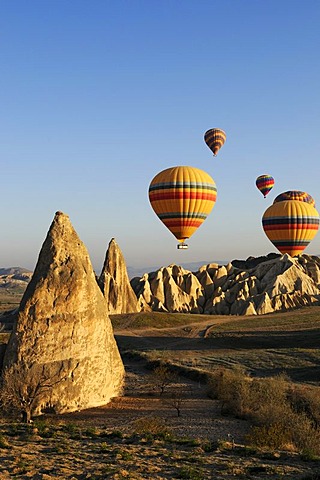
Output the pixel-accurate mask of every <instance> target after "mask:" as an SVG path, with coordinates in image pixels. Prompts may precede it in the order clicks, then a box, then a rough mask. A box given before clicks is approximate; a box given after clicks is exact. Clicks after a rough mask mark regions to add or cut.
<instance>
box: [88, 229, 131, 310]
mask: <svg viewBox="0 0 320 480" xmlns="http://www.w3.org/2000/svg"><path fill="white" fill-rule="evenodd" d="M98 283H99V286H100V288H101V290H102V293H103V295H104V298H105V299H106V301H107V306H108V312H109V313H110V314H112V313H135V312H139V311H140V308H139V306H138V299H137V297H136V294H135V293H134V291H133V288H132V287H131V284H130V281H129V277H128V272H127V266H126V262H125V259H124V257H123V255H122V252H121V250H120V248H119V246H118V244H117V242H116V241H115V239H114V238H112V239H111V241H110V243H109V246H108V250H107V253H106V258H105V261H104V264H103V267H102V272H101V275H100V277H99V280H98Z"/></svg>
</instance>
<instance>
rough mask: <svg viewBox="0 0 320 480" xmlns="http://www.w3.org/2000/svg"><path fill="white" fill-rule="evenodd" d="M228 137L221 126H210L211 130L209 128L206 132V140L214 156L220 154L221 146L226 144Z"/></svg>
mask: <svg viewBox="0 0 320 480" xmlns="http://www.w3.org/2000/svg"><path fill="white" fill-rule="evenodd" d="M226 138H227V135H226V133H225V132H224V131H223V130H221V129H220V128H210V130H207V131H206V133H205V134H204V141H205V142H206V144H207V145H208V147H209V148H210V150H211V151H212V153H213V155H214V156H216V155H217V154H218V152H219V150H220V148H221V147H222V145H224V142H225V141H226Z"/></svg>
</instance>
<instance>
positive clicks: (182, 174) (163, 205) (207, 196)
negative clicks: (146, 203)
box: [149, 166, 217, 249]
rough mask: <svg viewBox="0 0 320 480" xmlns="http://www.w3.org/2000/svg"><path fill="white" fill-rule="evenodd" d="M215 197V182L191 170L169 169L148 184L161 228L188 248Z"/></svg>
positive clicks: (182, 167)
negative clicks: (163, 226)
mask: <svg viewBox="0 0 320 480" xmlns="http://www.w3.org/2000/svg"><path fill="white" fill-rule="evenodd" d="M216 197H217V189H216V184H215V182H214V180H213V179H212V178H211V177H210V175H209V174H208V173H206V172H204V171H203V170H200V169H198V168H194V167H186V166H178V167H171V168H167V169H166V170H163V171H162V172H160V173H158V174H157V175H156V176H155V177H154V178H153V180H152V181H151V183H150V187H149V200H150V203H151V206H152V208H153V210H154V211H155V213H156V215H157V216H158V217H159V219H160V220H161V221H162V222H163V223H164V225H165V226H166V227H167V228H168V229H169V230H170V232H171V233H172V234H173V235H174V236H175V237H176V238H177V240H178V241H179V242H180V243H179V244H178V248H179V249H185V248H188V245H187V244H186V243H185V240H186V239H187V238H190V237H191V235H193V234H194V232H195V231H196V230H197V228H199V227H200V225H201V224H202V223H203V222H204V221H205V219H206V218H207V216H208V215H209V213H210V212H211V210H212V208H213V206H214V204H215V202H216Z"/></svg>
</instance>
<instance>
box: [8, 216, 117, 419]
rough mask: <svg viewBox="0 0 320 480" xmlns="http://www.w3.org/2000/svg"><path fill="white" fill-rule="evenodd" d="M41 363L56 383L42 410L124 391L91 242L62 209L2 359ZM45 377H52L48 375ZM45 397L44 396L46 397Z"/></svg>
mask: <svg viewBox="0 0 320 480" xmlns="http://www.w3.org/2000/svg"><path fill="white" fill-rule="evenodd" d="M12 364H15V365H19V364H21V365H23V368H25V369H31V368H34V366H35V365H36V366H39V368H40V370H41V372H42V374H43V373H44V372H45V376H46V378H47V380H48V382H49V383H50V381H51V384H52V385H53V386H52V388H51V389H50V391H48V393H47V395H41V396H39V404H38V405H37V406H36V413H40V412H41V410H42V409H43V408H44V407H45V406H50V407H51V408H53V409H54V410H55V411H56V412H59V413H62V412H67V411H74V410H81V409H85V408H89V407H93V406H98V405H103V404H106V403H108V402H109V401H110V399H111V398H112V397H114V396H116V395H118V394H119V393H120V391H121V388H122V384H123V378H124V367H123V363H122V360H121V357H120V354H119V351H118V348H117V344H116V342H115V339H114V335H113V330H112V325H111V322H110V319H109V317H108V312H107V306H106V302H105V300H104V298H103V295H102V294H101V290H100V289H99V287H98V285H97V282H96V278H95V274H94V271H93V268H92V265H91V262H90V259H89V255H88V252H87V249H86V247H85V246H84V244H83V243H82V242H81V240H80V239H79V237H78V235H77V233H76V232H75V230H74V228H73V226H72V224H71V222H70V220H69V217H68V216H67V215H65V214H64V213H62V212H57V213H56V215H55V217H54V220H53V222H52V224H51V226H50V229H49V231H48V234H47V237H46V239H45V241H44V243H43V246H42V249H41V251H40V254H39V259H38V262H37V265H36V268H35V271H34V274H33V277H32V279H31V281H30V283H29V285H28V287H27V289H26V291H25V294H24V296H23V298H22V301H21V304H20V309H19V312H18V316H17V320H16V323H15V325H14V329H13V332H12V334H11V337H10V340H9V344H8V347H7V350H6V354H5V358H4V366H5V367H9V366H11V365H12ZM48 382H47V383H48ZM40 399H41V401H40Z"/></svg>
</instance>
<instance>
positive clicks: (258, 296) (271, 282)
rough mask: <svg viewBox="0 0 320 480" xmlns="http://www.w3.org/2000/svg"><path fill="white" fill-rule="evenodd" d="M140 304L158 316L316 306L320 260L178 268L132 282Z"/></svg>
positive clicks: (303, 257) (268, 259)
mask: <svg viewBox="0 0 320 480" xmlns="http://www.w3.org/2000/svg"><path fill="white" fill-rule="evenodd" d="M131 285H132V287H133V289H134V291H135V293H136V295H137V297H138V300H139V302H140V304H141V305H142V306H143V305H144V304H145V305H146V306H147V307H149V308H150V307H151V308H152V310H155V311H162V312H185V313H204V314H218V315H260V314H265V313H271V312H275V311H279V310H288V309H292V308H297V307H301V306H304V305H312V304H318V303H319V300H320V259H319V257H316V256H309V255H301V256H299V257H297V258H296V257H295V258H292V257H290V256H289V255H287V254H285V255H282V256H280V255H277V254H270V255H268V256H266V257H259V258H258V259H254V258H252V257H250V258H249V259H247V261H239V260H236V261H234V262H232V263H229V264H228V265H222V266H219V265H218V264H214V263H213V264H208V265H204V266H203V267H201V268H200V269H199V270H198V271H197V272H194V273H192V272H190V271H188V270H184V269H183V268H182V267H179V266H177V265H170V266H169V267H166V268H161V269H159V270H157V271H156V272H151V273H149V274H145V275H144V276H143V277H141V278H138V277H136V278H133V279H132V280H131Z"/></svg>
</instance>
